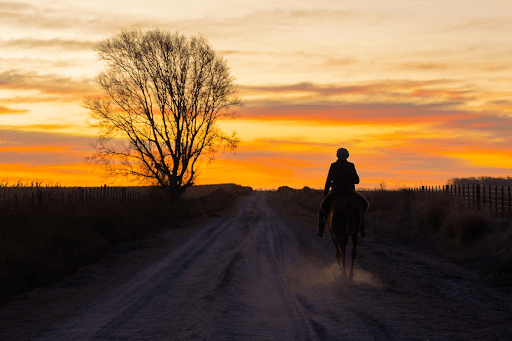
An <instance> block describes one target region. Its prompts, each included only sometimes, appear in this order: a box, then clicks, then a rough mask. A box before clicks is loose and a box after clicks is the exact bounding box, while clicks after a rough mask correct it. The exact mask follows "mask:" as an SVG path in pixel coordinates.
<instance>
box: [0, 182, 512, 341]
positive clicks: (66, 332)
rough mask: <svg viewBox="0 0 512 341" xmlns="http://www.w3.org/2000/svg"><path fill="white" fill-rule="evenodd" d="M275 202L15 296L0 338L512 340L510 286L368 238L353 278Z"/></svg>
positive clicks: (324, 241) (2, 315)
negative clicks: (502, 286)
mask: <svg viewBox="0 0 512 341" xmlns="http://www.w3.org/2000/svg"><path fill="white" fill-rule="evenodd" d="M267 199H268V198H267V193H265V192H254V193H253V194H251V195H250V196H249V197H247V198H245V199H244V201H243V202H242V203H241V205H240V210H239V212H238V214H237V215H236V216H234V217H218V218H213V219H211V220H208V221H207V222H205V223H202V224H197V226H196V227H195V228H194V229H191V230H188V231H189V232H188V233H185V234H181V235H180V234H179V233H178V232H176V231H180V230H174V231H168V232H167V235H165V234H164V235H165V237H161V238H159V239H157V240H149V241H147V245H146V246H144V245H142V246H139V249H137V250H133V251H130V252H125V253H120V255H119V257H117V258H116V259H112V260H111V268H110V269H108V266H107V264H108V262H109V261H108V260H106V261H104V262H103V264H100V263H98V264H96V265H95V266H98V267H104V268H107V269H108V270H110V271H111V272H110V273H117V275H115V276H114V275H112V276H111V277H108V276H107V277H104V276H105V274H103V275H102V271H103V270H101V271H100V270H98V269H99V268H98V269H96V270H95V269H94V268H86V269H84V270H83V271H82V272H81V273H78V274H76V275H75V276H73V277H71V278H69V279H66V280H65V281H61V282H59V283H57V284H56V285H55V286H52V287H51V288H46V289H38V290H39V291H34V292H30V293H28V294H26V296H25V297H22V298H20V300H19V301H15V302H10V303H9V304H7V305H5V306H4V307H1V308H0V323H1V324H0V326H1V329H0V339H2V340H4V339H5V340H10V339H13V340H16V339H33V340H174V339H184V340H265V339H268V340H510V335H512V324H511V321H512V295H511V294H510V293H506V292H503V291H500V290H499V289H495V288H492V287H490V286H486V285H484V284H482V282H481V281H480V280H479V278H478V277H477V276H476V275H474V274H473V273H472V272H470V271H468V270H464V269H462V268H460V267H458V266H456V265H453V264H451V263H447V262H444V261H442V260H439V259H436V258H433V257H430V256H427V255H424V254H420V253H418V252H414V251H413V250H411V249H407V248H404V247H403V246H402V245H400V244H396V243H393V242H390V241H386V240H382V239H377V238H373V237H372V236H371V235H369V236H368V237H367V238H365V239H364V240H363V242H362V244H361V245H360V246H359V248H358V251H359V252H358V258H357V259H356V269H355V275H354V277H353V278H348V277H347V276H344V275H342V274H341V273H340V271H339V270H338V267H337V264H336V263H335V258H334V248H333V246H332V244H331V242H330V240H329V239H328V237H324V238H318V237H315V236H314V232H315V228H314V225H313V224H311V222H309V221H308V220H307V219H302V218H301V219H298V218H290V217H286V218H285V217H283V216H282V215H281V213H278V212H276V211H275V210H274V207H275V205H274V204H273V203H272V201H270V205H269V204H268V200H267ZM137 259H138V261H137ZM130 260H131V263H130V265H128V264H127V261H128V262H129V261H130ZM137 262H138V263H137ZM81 276H82V277H81ZM88 276H89V277H92V278H88ZM102 276H103V277H102ZM102 278H103V279H102ZM105 278H111V279H110V280H108V279H105ZM101 281H103V282H102V283H98V282H101ZM52 297H53V298H54V299H53V300H52V299H51V298H52ZM79 297H82V299H79ZM77 305H80V306H79V307H78V306H77ZM59 311H60V313H58V312H59ZM41 315H43V316H47V318H46V319H45V318H44V317H41ZM31 320H34V321H35V322H32V324H31V322H30V321H31ZM45 321H46V322H45ZM43 322H44V323H43ZM24 330H25V331H24Z"/></svg>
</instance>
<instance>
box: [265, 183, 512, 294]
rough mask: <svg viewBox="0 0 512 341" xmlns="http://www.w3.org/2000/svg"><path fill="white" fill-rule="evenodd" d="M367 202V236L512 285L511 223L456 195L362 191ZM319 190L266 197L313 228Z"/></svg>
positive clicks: (286, 189)
mask: <svg viewBox="0 0 512 341" xmlns="http://www.w3.org/2000/svg"><path fill="white" fill-rule="evenodd" d="M361 193H362V194H363V195H364V196H365V197H366V198H367V199H368V201H369V202H370V208H369V211H368V212H367V213H366V214H365V217H366V222H367V228H368V237H369V238H373V237H378V238H388V239H392V240H395V241H397V242H400V243H402V244H404V245H405V246H408V247H414V248H416V249H418V250H419V251H422V252H426V253H430V254H435V255H436V256H439V257H443V258H445V259H447V260H449V261H452V262H455V263H458V264H462V265H464V266H465V267H468V268H470V269H473V270H476V271H477V272H478V273H479V275H480V276H482V277H484V278H486V279H487V280H490V281H491V282H492V284H493V285H495V286H499V287H508V288H511V289H512V224H511V221H510V220H509V219H500V218H494V217H492V216H491V215H490V214H489V213H488V212H484V211H473V210H469V209H467V208H466V207H464V206H463V205H462V203H461V202H459V201H458V200H457V199H456V198H452V199H450V198H447V197H444V196H437V197H429V196H428V195H421V194H419V193H414V192H411V191H407V190H397V191H391V190H375V191H364V192H361ZM322 196H323V191H322V190H314V189H311V188H307V187H305V188H303V189H301V190H296V189H291V188H289V187H280V188H279V189H278V190H277V191H274V192H271V193H270V195H269V201H270V203H271V204H272V205H273V207H276V208H277V209H279V210H280V211H281V212H282V213H284V214H287V215H288V216H291V217H295V218H298V219H301V220H306V221H308V222H309V223H310V224H311V236H312V238H313V237H314V231H315V230H316V228H317V214H318V208H319V205H320V202H321V200H322Z"/></svg>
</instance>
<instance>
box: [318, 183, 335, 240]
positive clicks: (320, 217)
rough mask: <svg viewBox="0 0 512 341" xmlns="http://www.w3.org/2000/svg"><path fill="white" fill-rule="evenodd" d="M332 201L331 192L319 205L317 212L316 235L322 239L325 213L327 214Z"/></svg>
mask: <svg viewBox="0 0 512 341" xmlns="http://www.w3.org/2000/svg"><path fill="white" fill-rule="evenodd" d="M331 199H332V192H331V193H329V194H327V196H326V197H325V198H324V200H322V203H321V204H320V210H319V211H318V231H317V232H316V235H317V236H319V237H322V236H323V235H324V229H325V221H326V218H327V212H329V202H330V201H331Z"/></svg>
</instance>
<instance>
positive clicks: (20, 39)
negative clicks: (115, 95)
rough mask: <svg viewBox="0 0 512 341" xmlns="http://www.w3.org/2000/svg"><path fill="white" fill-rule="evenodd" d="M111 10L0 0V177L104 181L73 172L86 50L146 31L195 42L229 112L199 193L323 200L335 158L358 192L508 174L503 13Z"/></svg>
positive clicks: (341, 7)
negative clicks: (200, 40)
mask: <svg viewBox="0 0 512 341" xmlns="http://www.w3.org/2000/svg"><path fill="white" fill-rule="evenodd" d="M122 4H123V5H122V6H121V5H120V3H119V2H118V1H102V2H99V1H98V2H96V1H91V2H87V3H74V2H72V1H65V0H60V1H53V2H52V3H51V4H48V3H47V2H44V1H37V0H32V1H11V0H9V1H0V17H1V18H2V21H1V22H0V28H1V30H2V32H3V33H2V35H1V36H0V47H1V49H0V60H1V61H2V63H0V156H1V158H0V162H1V163H0V181H9V182H10V183H15V182H17V181H18V180H22V182H26V183H30V182H31V181H33V180H39V181H44V182H46V183H60V184H62V185H66V186H77V185H82V186H94V185H97V186H99V185H102V184H104V183H107V182H105V180H104V179H103V178H102V177H101V171H100V170H99V169H98V168H95V167H93V166H91V165H88V164H86V163H85V162H84V159H85V157H87V156H89V155H90V154H91V153H92V151H93V150H92V148H91V144H92V143H93V142H94V138H95V136H96V131H95V129H94V128H91V127H89V125H88V124H87V121H88V119H89V118H88V113H87V110H86V109H84V108H83V107H82V103H83V101H84V99H85V98H86V97H91V96H98V95H101V92H100V91H99V89H98V87H97V85H96V84H95V83H94V81H93V79H94V76H95V75H96V74H97V73H98V72H99V71H100V70H102V68H103V66H102V64H101V63H100V62H99V60H98V58H97V56H96V55H95V52H94V47H95V45H96V44H97V43H98V42H99V41H101V40H103V39H105V38H107V37H110V36H112V35H115V34H117V33H118V32H119V31H120V30H122V29H154V28H159V29H162V30H169V31H175V30H176V31H178V32H180V33H183V34H185V35H195V34H203V35H205V36H206V37H207V38H208V40H209V42H210V43H211V44H212V46H213V47H214V49H216V50H217V51H218V53H220V54H221V55H223V56H224V58H225V59H226V60H227V62H228V65H229V66H230V68H231V73H232V75H233V76H234V77H235V79H236V83H237V85H238V87H239V90H240V95H241V96H242V100H243V102H244V104H243V106H241V107H239V108H235V110H236V111H237V112H238V113H239V118H237V119H234V120H223V121H220V122H219V125H220V126H221V127H222V128H223V129H224V130H226V131H227V132H231V131H236V132H237V134H238V137H239V138H240V145H239V148H238V150H237V151H236V153H234V154H233V153H221V154H218V155H217V157H216V160H214V161H213V162H212V163H210V164H209V165H208V166H207V167H202V168H201V169H200V173H199V176H198V178H197V183H198V184H208V183H228V182H230V183H231V182H234V183H239V184H241V185H245V186H251V187H254V188H260V189H275V188H277V187H279V186H290V187H294V188H301V187H303V186H308V187H312V188H322V187H323V184H324V181H325V177H326V175H327V171H328V168H329V165H330V163H331V162H334V161H335V159H336V157H335V153H336V149H337V148H339V147H341V146H344V147H346V148H348V149H349V151H350V153H351V156H350V158H349V160H350V161H352V162H354V163H355V165H356V168H357V170H358V173H359V175H360V178H361V184H360V185H359V187H360V188H376V187H379V185H380V183H386V185H387V186H388V187H389V188H394V187H410V186H421V185H441V184H444V183H446V181H447V180H449V179H451V178H455V177H457V178H462V177H471V176H475V177H478V176H491V177H506V176H510V175H512V174H511V173H512V172H511V170H512V148H510V146H512V134H511V131H512V53H511V52H512V39H511V36H512V35H511V33H512V25H511V24H510V22H512V20H511V19H512V3H510V2H504V1H486V2H481V1H464V2H463V1H440V0H430V1H410V2H389V1H388V2H385V4H383V3H381V2H379V1H361V2H357V3H351V4H343V3H340V2H338V1H331V0H321V1H317V2H315V3H310V2H301V1H295V0H289V1H283V2H280V3H279V4H276V3H275V2H272V1H260V2H252V1H238V2H237V3H236V4H235V3H233V2H227V1H219V0H216V1H204V0H192V1H190V2H187V4H186V5H184V4H182V3H180V4H179V5H177V4H176V3H172V2H164V1H159V0H151V1H148V2H145V3H144V4H142V3H140V2H137V1H128V2H126V1H124V2H123V3H122ZM119 184H126V183H123V182H122V181H121V182H119Z"/></svg>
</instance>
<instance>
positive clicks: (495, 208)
mask: <svg viewBox="0 0 512 341" xmlns="http://www.w3.org/2000/svg"><path fill="white" fill-rule="evenodd" d="M494 211H495V213H494V215H495V216H496V217H497V216H498V186H497V185H496V186H494Z"/></svg>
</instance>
